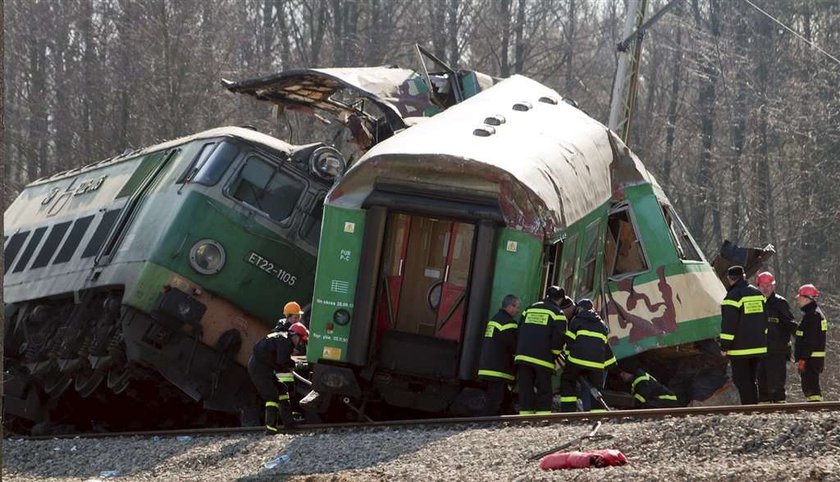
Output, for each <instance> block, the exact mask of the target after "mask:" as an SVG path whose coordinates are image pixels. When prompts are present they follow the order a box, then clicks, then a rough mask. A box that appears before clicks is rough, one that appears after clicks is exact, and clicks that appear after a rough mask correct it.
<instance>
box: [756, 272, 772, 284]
mask: <svg viewBox="0 0 840 482" xmlns="http://www.w3.org/2000/svg"><path fill="white" fill-rule="evenodd" d="M755 282H756V283H758V284H760V285H763V284H770V285H774V284H776V278H774V277H773V273H771V272H769V271H762V272H761V273H758V276H756V278H755Z"/></svg>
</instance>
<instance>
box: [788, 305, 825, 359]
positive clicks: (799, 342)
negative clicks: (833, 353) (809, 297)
mask: <svg viewBox="0 0 840 482" xmlns="http://www.w3.org/2000/svg"><path fill="white" fill-rule="evenodd" d="M802 312H803V313H804V315H803V316H802V322H801V323H799V328H798V329H797V330H796V344H795V345H794V347H793V349H794V353H793V356H794V358H796V359H797V360H808V363H809V364H812V365H811V366H812V367H813V368H814V369H816V370H817V371H822V368H823V364H824V362H825V334H826V331H827V330H828V321H826V319H825V315H823V312H822V310H821V309H820V308H819V307H818V306H817V302H816V301H812V302H810V303H808V304H807V305H805V306H803V307H802Z"/></svg>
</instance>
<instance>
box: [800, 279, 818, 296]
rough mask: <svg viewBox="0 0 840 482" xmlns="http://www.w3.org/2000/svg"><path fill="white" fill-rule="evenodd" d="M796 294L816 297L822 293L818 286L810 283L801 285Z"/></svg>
mask: <svg viewBox="0 0 840 482" xmlns="http://www.w3.org/2000/svg"><path fill="white" fill-rule="evenodd" d="M796 294H797V295H799V296H807V297H808V298H816V297H817V296H819V295H820V292H819V290H818V289H817V287H816V286H814V285H812V284H810V283H808V284H807V285H802V286H800V287H799V290H797V291H796Z"/></svg>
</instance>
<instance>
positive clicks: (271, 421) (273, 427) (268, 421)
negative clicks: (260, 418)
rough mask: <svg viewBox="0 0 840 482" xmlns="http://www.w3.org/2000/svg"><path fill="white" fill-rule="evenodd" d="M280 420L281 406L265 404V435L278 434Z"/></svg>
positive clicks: (275, 403) (274, 403)
mask: <svg viewBox="0 0 840 482" xmlns="http://www.w3.org/2000/svg"><path fill="white" fill-rule="evenodd" d="M278 418H280V404H279V403H277V402H265V433H267V434H276V433H277V432H278V429H277V422H278Z"/></svg>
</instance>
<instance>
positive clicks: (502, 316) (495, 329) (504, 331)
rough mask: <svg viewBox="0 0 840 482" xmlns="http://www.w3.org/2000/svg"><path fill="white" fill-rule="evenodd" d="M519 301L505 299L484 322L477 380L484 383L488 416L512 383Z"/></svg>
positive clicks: (498, 407)
mask: <svg viewBox="0 0 840 482" xmlns="http://www.w3.org/2000/svg"><path fill="white" fill-rule="evenodd" d="M520 306H521V301H520V300H519V298H518V297H517V296H516V295H507V296H505V297H504V299H503V300H502V308H501V309H500V310H499V312H498V313H496V314H495V315H493V318H491V319H490V321H488V322H487V329H486V330H485V331H484V342H483V343H482V345H481V359H480V361H479V364H478V378H479V379H481V380H485V381H486V382H487V415H498V414H499V413H500V410H501V407H502V401H503V400H504V398H505V393H506V391H507V387H508V384H509V383H513V380H514V379H515V377H514V371H513V357H514V354H515V352H516V329H517V328H518V326H519V325H517V323H516V320H515V319H514V318H515V317H516V315H518V314H519V309H520Z"/></svg>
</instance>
